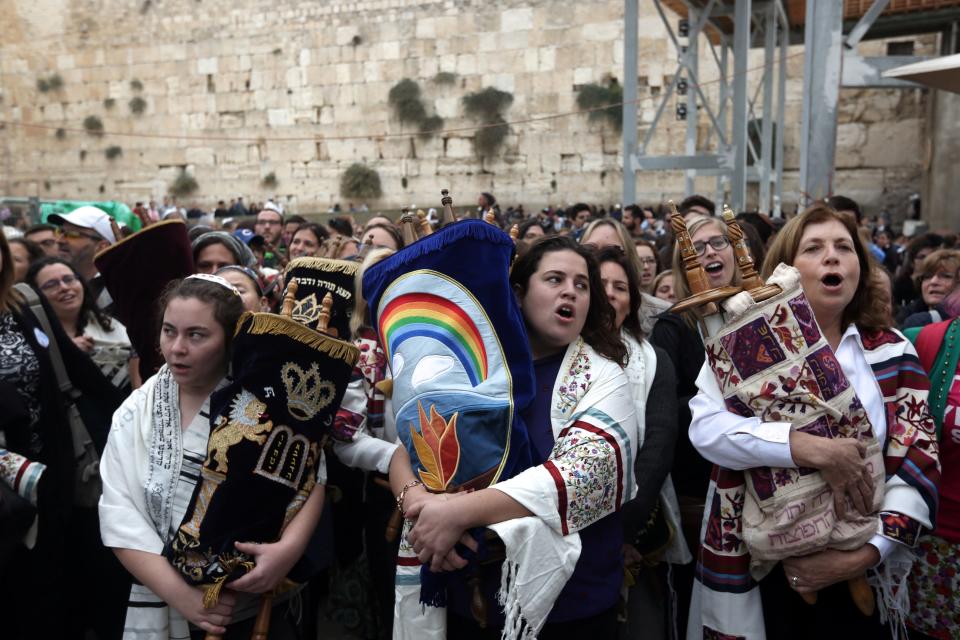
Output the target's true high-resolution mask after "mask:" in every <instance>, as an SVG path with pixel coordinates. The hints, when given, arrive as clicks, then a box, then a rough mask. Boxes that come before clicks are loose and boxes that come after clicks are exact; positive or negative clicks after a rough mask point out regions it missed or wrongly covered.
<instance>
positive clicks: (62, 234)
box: [57, 229, 102, 240]
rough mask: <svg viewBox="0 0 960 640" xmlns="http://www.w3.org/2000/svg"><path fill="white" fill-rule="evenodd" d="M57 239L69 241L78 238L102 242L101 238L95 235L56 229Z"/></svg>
mask: <svg viewBox="0 0 960 640" xmlns="http://www.w3.org/2000/svg"><path fill="white" fill-rule="evenodd" d="M57 237H58V238H68V239H70V240H77V239H79V238H86V239H87V240H102V238H101V237H100V236H98V235H96V234H93V233H83V232H82V231H77V230H75V229H58V230H57Z"/></svg>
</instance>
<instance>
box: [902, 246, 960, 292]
mask: <svg viewBox="0 0 960 640" xmlns="http://www.w3.org/2000/svg"><path fill="white" fill-rule="evenodd" d="M938 271H952V272H953V274H954V277H956V276H957V274H958V271H960V251H957V250H956V249H937V250H936V251H934V252H933V253H931V254H929V255H928V256H927V257H926V258H924V259H923V262H921V263H920V265H919V266H918V267H917V270H916V271H914V272H913V284H914V285H916V287H917V290H918V291H919V290H920V286H921V284H922V283H923V276H925V275H933V274H935V273H937V272H938Z"/></svg>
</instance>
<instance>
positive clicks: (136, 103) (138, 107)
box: [128, 96, 147, 116]
mask: <svg viewBox="0 0 960 640" xmlns="http://www.w3.org/2000/svg"><path fill="white" fill-rule="evenodd" d="M128 106H129V107H130V112H131V113H133V114H134V115H138V116H139V115H141V114H142V113H143V112H144V111H146V110H147V101H146V100H144V99H143V98H141V97H140V96H134V97H133V98H131V100H130V102H129V105H128Z"/></svg>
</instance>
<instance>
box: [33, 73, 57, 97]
mask: <svg viewBox="0 0 960 640" xmlns="http://www.w3.org/2000/svg"><path fill="white" fill-rule="evenodd" d="M62 88H63V77H62V76H61V75H60V74H59V73H54V74H52V75H50V76H47V77H46V78H37V91H39V92H40V93H46V92H47V91H59V90H60V89H62Z"/></svg>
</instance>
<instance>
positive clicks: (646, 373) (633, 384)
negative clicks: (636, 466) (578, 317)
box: [620, 331, 693, 564]
mask: <svg viewBox="0 0 960 640" xmlns="http://www.w3.org/2000/svg"><path fill="white" fill-rule="evenodd" d="M620 337H621V338H622V339H623V342H624V343H625V344H626V345H627V351H628V360H627V367H626V369H624V372H625V373H626V374H627V379H628V380H629V381H630V389H631V391H632V392H633V406H634V408H635V410H636V420H637V444H636V448H637V450H638V451H639V450H640V449H641V448H642V447H643V442H644V438H645V435H646V428H647V425H646V420H645V411H646V406H647V397H648V396H649V395H650V387H652V386H653V379H654V377H655V376H656V373H657V354H656V352H655V351H654V350H653V347H652V346H651V345H650V343H649V342H648V341H646V340H644V341H643V342H637V339H636V338H634V337H633V336H632V335H630V334H629V333H627V332H626V331H621V332H620ZM660 504H661V506H662V508H663V515H664V518H665V519H666V521H667V522H668V523H669V524H670V527H671V528H672V529H673V532H674V535H673V538H672V539H671V540H670V544H669V545H668V546H667V547H666V549H665V550H664V553H663V556H662V560H663V561H664V562H669V563H672V564H687V563H688V562H690V561H691V560H692V559H693V556H692V555H690V549H689V548H688V547H687V543H686V541H685V540H684V539H683V535H682V534H681V531H680V504H679V502H678V500H677V492H676V491H675V490H674V488H673V479H672V478H671V477H670V474H669V473H668V474H667V477H666V479H665V480H664V481H663V486H662V487H661V488H660Z"/></svg>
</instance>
